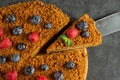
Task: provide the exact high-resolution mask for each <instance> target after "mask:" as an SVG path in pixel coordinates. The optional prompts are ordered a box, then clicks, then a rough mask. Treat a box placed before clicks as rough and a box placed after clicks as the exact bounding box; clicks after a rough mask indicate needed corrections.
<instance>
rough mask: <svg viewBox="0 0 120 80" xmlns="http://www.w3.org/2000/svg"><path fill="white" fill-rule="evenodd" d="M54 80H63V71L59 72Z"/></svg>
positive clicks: (55, 74)
mask: <svg viewBox="0 0 120 80" xmlns="http://www.w3.org/2000/svg"><path fill="white" fill-rule="evenodd" d="M54 78H55V80H63V78H64V75H63V73H62V72H61V71H57V72H56V73H54Z"/></svg>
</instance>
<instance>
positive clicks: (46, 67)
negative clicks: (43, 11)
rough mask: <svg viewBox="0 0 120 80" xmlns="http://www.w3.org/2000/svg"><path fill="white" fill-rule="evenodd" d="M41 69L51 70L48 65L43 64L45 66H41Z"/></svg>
mask: <svg viewBox="0 0 120 80" xmlns="http://www.w3.org/2000/svg"><path fill="white" fill-rule="evenodd" d="M41 69H42V70H44V71H47V70H48V69H49V67H48V65H47V64H43V65H41Z"/></svg>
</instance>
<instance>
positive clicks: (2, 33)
mask: <svg viewBox="0 0 120 80" xmlns="http://www.w3.org/2000/svg"><path fill="white" fill-rule="evenodd" d="M3 35H4V31H3V28H0V37H1V36H3Z"/></svg>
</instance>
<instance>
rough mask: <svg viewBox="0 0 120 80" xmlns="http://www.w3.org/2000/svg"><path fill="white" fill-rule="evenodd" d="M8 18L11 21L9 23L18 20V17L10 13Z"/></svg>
mask: <svg viewBox="0 0 120 80" xmlns="http://www.w3.org/2000/svg"><path fill="white" fill-rule="evenodd" d="M6 20H7V22H9V23H13V22H15V21H16V17H15V15H14V14H10V15H8V16H7V17H6Z"/></svg>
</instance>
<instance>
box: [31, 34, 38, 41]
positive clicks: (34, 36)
mask: <svg viewBox="0 0 120 80" xmlns="http://www.w3.org/2000/svg"><path fill="white" fill-rule="evenodd" d="M29 40H30V41H31V42H37V41H38V33H37V32H33V33H31V34H30V35H29Z"/></svg>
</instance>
